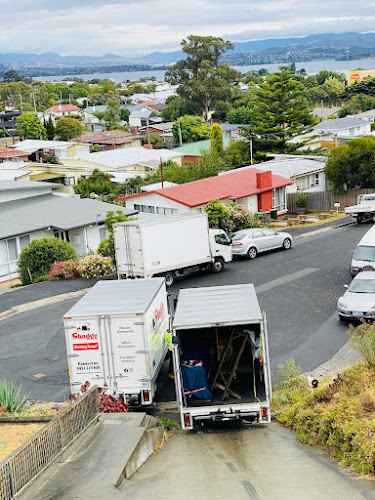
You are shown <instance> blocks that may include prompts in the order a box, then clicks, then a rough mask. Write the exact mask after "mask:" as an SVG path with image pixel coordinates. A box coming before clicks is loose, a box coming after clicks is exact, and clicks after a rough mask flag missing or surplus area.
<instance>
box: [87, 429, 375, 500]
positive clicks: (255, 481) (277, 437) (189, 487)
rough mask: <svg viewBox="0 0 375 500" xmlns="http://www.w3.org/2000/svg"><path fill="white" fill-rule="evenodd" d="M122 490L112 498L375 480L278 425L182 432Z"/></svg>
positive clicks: (148, 499) (281, 490)
mask: <svg viewBox="0 0 375 500" xmlns="http://www.w3.org/2000/svg"><path fill="white" fill-rule="evenodd" d="M226 424H227V422H226ZM119 490H120V491H119V492H118V493H116V494H115V493H114V494H113V497H112V498H113V499H117V498H132V500H154V499H155V498H160V499H163V500H172V499H173V500H187V499H189V498H194V499H197V500H206V499H209V498H215V499H217V500H229V499H231V500H290V499H296V500H364V499H365V500H370V499H374V498H375V488H374V484H373V482H372V481H364V480H361V479H358V477H357V476H354V475H351V474H349V473H348V472H346V471H345V470H343V469H340V468H339V467H338V465H337V464H336V463H334V462H332V461H331V460H330V459H329V456H328V454H327V453H324V452H323V451H321V450H318V449H314V448H312V447H308V446H303V445H301V444H299V443H297V442H296V441H295V437H294V434H293V433H292V432H291V431H289V430H287V429H284V428H282V427H280V426H278V425H276V424H270V425H263V426H262V425H257V426H252V427H248V428H243V427H241V426H235V425H233V426H232V427H230V426H228V425H225V426H223V428H222V430H221V431H220V429H218V427H217V426H216V427H215V428H214V429H212V430H205V431H203V432H189V431H179V432H178V433H177V434H176V435H175V436H173V439H172V440H171V441H170V442H168V443H167V445H166V447H165V449H163V450H161V451H160V452H159V453H156V454H154V455H153V456H151V457H150V458H149V460H148V461H147V462H146V463H145V464H144V465H143V466H142V467H141V468H140V469H139V471H138V472H137V473H136V474H135V475H134V477H133V478H131V479H130V480H129V481H127V480H125V481H124V482H123V483H122V485H121V486H120V488H119ZM82 500H83V499H82Z"/></svg>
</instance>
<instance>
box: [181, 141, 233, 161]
mask: <svg viewBox="0 0 375 500" xmlns="http://www.w3.org/2000/svg"><path fill="white" fill-rule="evenodd" d="M229 144H230V139H229V138H228V137H226V138H223V147H224V149H225V148H227V147H228V146H229ZM210 148H211V141H210V140H209V139H206V140H203V141H196V142H189V143H187V144H184V145H183V146H179V147H178V148H174V149H173V151H177V152H178V153H182V154H183V155H184V163H197V162H198V160H199V158H200V157H201V156H202V152H203V151H209V150H210Z"/></svg>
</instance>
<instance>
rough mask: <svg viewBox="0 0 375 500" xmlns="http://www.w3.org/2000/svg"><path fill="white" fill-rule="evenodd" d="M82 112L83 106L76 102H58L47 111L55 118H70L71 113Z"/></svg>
mask: <svg viewBox="0 0 375 500" xmlns="http://www.w3.org/2000/svg"><path fill="white" fill-rule="evenodd" d="M80 112H81V108H79V107H78V106H75V105H74V104H57V105H56V106H51V107H50V108H48V109H47V110H46V111H45V113H46V114H47V115H51V116H53V117H55V118H68V117H69V116H71V115H78V114H80Z"/></svg>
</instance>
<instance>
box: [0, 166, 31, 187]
mask: <svg viewBox="0 0 375 500" xmlns="http://www.w3.org/2000/svg"><path fill="white" fill-rule="evenodd" d="M28 165H30V163H27V162H24V161H3V162H2V163H0V183H1V182H3V181H14V180H17V179H25V180H29V177H28V176H29V174H31V173H32V171H31V170H26V169H24V168H25V167H26V166H28Z"/></svg>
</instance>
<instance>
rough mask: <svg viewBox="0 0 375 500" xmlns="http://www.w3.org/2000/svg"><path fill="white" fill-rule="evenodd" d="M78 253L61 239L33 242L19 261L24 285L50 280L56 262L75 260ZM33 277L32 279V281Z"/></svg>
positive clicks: (25, 249)
mask: <svg viewBox="0 0 375 500" xmlns="http://www.w3.org/2000/svg"><path fill="white" fill-rule="evenodd" d="M76 257H77V256H76V252H75V250H74V248H73V247H72V245H71V244H70V243H68V242H66V241H62V240H60V239H59V238H54V237H52V238H46V237H44V238H41V239H40V240H32V241H31V243H30V245H29V246H28V247H25V248H24V249H23V250H22V252H21V255H20V258H19V260H18V270H19V274H20V278H21V281H22V284H23V285H28V284H29V283H35V282H37V281H41V280H43V277H46V279H48V273H49V271H50V269H51V267H52V265H53V263H54V262H55V261H62V260H69V259H75V258H76ZM30 275H31V279H30Z"/></svg>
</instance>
